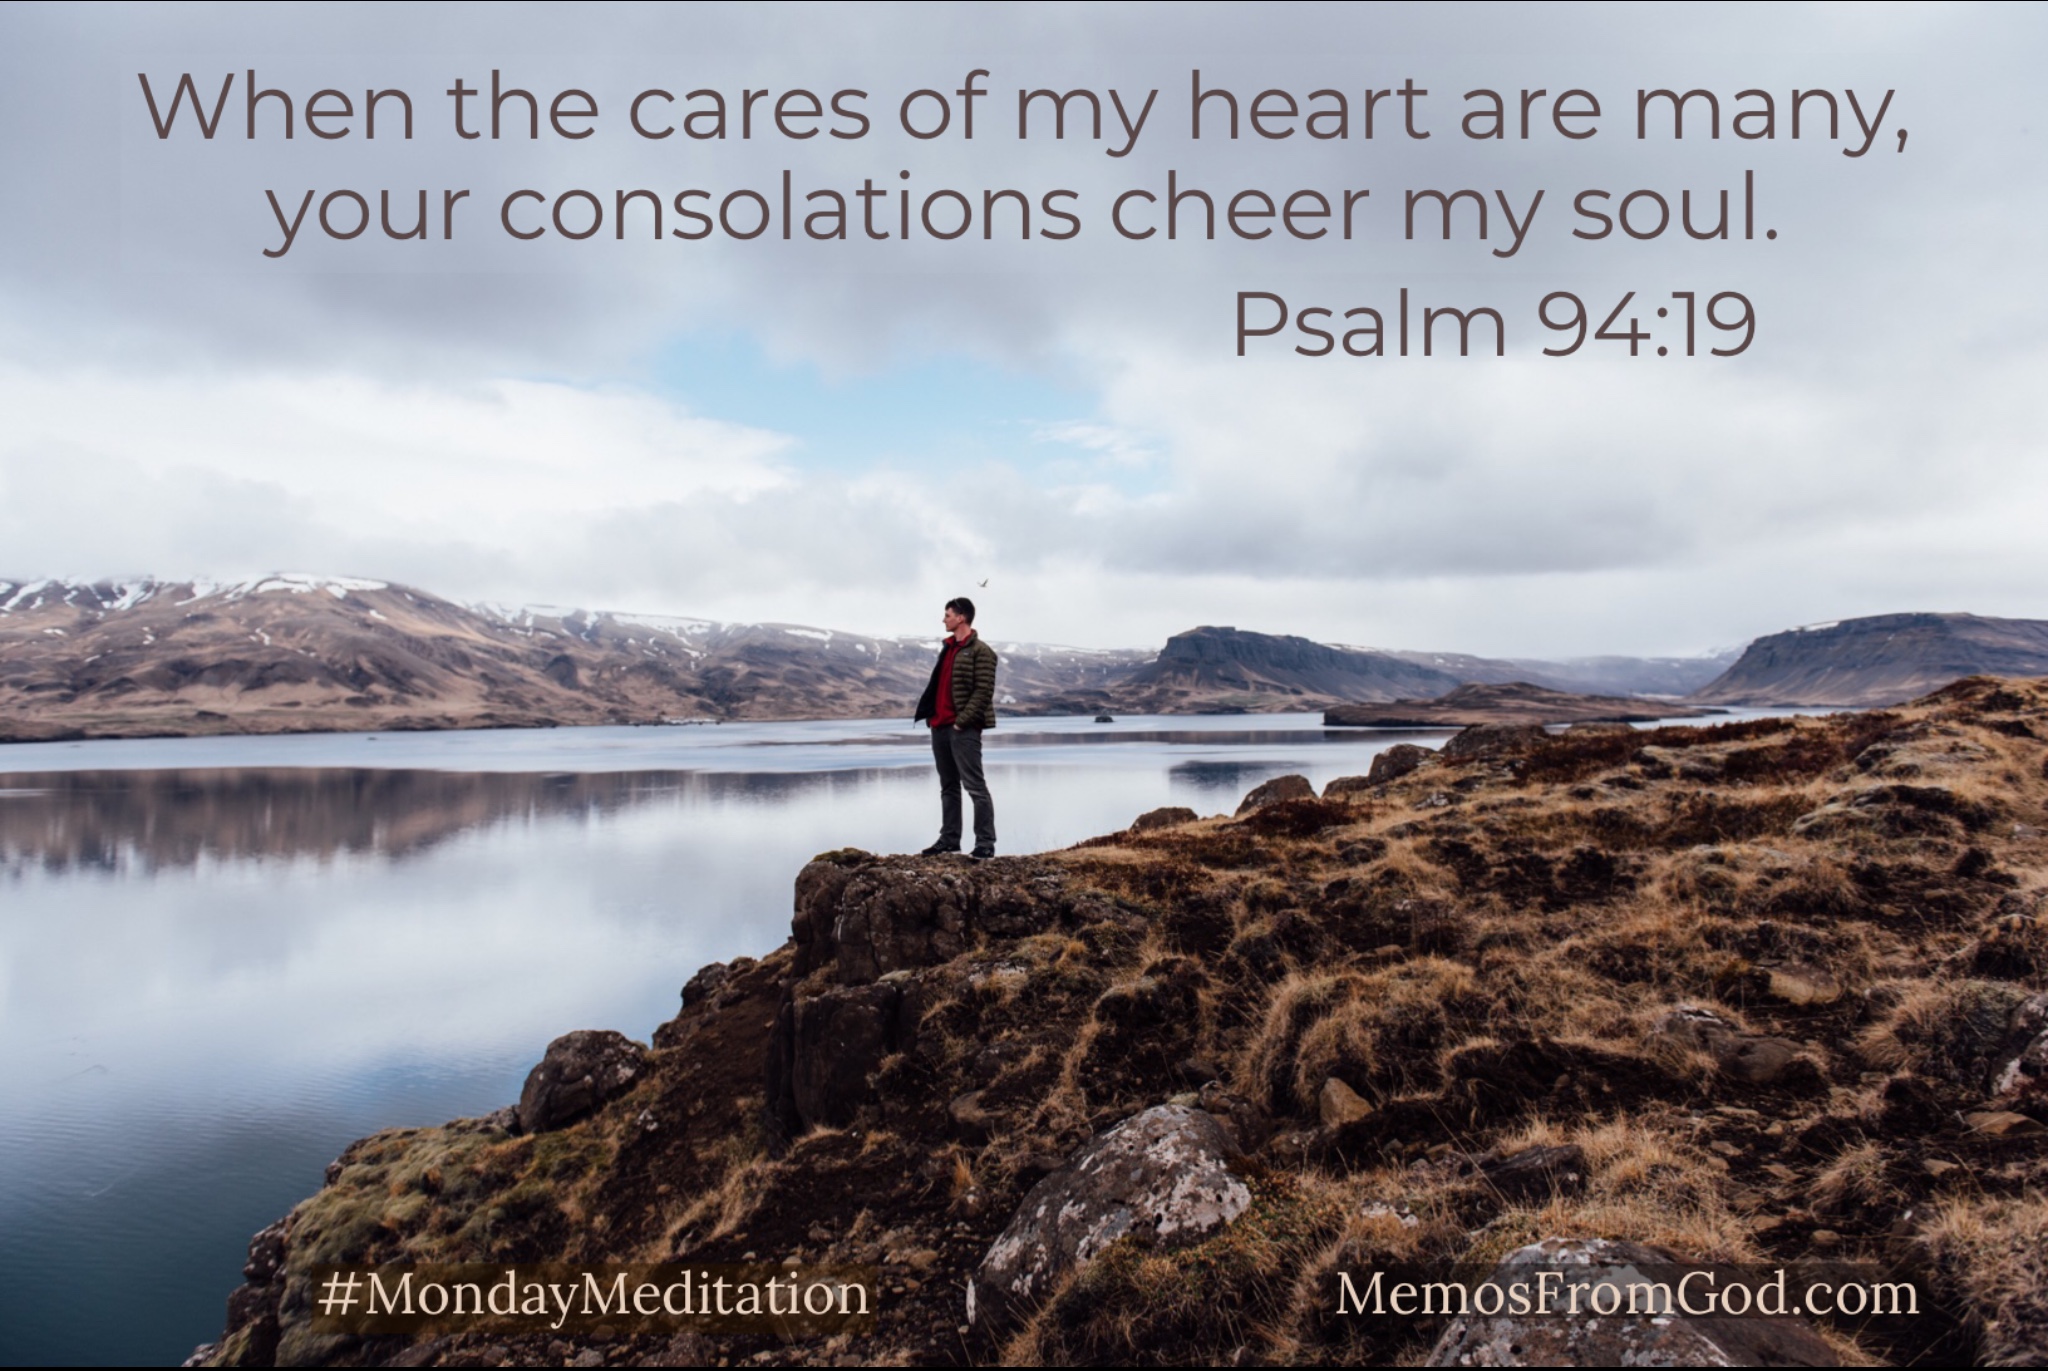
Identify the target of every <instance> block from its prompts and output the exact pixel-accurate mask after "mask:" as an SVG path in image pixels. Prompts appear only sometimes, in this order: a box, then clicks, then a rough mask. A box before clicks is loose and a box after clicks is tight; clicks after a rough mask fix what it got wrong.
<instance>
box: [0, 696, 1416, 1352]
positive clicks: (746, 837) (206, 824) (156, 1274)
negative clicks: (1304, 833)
mask: <svg viewBox="0 0 2048 1371" xmlns="http://www.w3.org/2000/svg"><path fill="white" fill-rule="evenodd" d="M1442 736H1443V734H1441V733H1392V732H1366V731H1356V730H1331V731H1325V730H1324V729H1323V728H1322V727H1321V725H1320V721H1319V719H1318V718H1316V717H1312V716H1277V717H1276V716H1261V717H1256V718H1243V717H1239V718H1228V719H1188V718H1174V719H1161V718H1151V719H1126V720H1120V721H1118V722H1117V723H1115V724H1108V725H1098V724H1091V723H1089V722H1087V721H1086V720H1079V719H1037V720H1019V721H1005V723H1004V724H1003V726H1002V728H1001V730H1000V731H999V733H998V734H992V735H990V739H989V746H988V753H987V760H988V771H989V778H990V786H991V788H992V790H993V791H994V794H995V798H996V804H997V818H998V822H999V828H1000V831H1001V834H1002V839H1003V841H1002V844H1001V848H1002V850H1003V851H1004V852H1007V853H1020V852H1032V851H1039V850H1043V849H1046V848H1052V847H1061V846H1065V845H1067V844H1070V843H1073V842H1076V841H1078V840H1080V839H1082V838H1085V837H1089V836H1091V835H1094V834H1097V833H1105V832H1110V831H1113V830H1115V829H1119V828H1122V827H1124V826H1125V825H1127V824H1128V823H1129V822H1130V820H1131V819H1132V818H1133V817H1135V816H1136V815H1137V814H1139V813H1141V812H1142V811H1144V810H1147V809H1151V808H1154V807H1156V806H1159V805H1166V804H1184V805H1189V806H1191V807H1192V808H1194V809H1195V810H1197V811H1198V812H1200V813H1204V814H1209V813H1217V812H1221V811H1227V810H1230V809H1232V808H1234V807H1235V806H1236V804H1237V801H1238V799H1239V798H1240V797H1241V796H1242V795H1243V794H1244V792H1245V791H1246V790H1248V789H1250V788H1251V787H1252V786H1254V785H1256V784H1258V783H1259V782H1260V781H1263V780H1265V779H1267V778H1269V777H1271V776H1275V775H1280V774H1283V773H1285V772H1289V771H1300V772H1304V773H1306V774H1307V775H1308V777H1309V778H1310V779H1311V780H1312V781H1314V782H1315V783H1316V784H1317V785H1318V786H1321V785H1322V784H1323V783H1325V782H1327V781H1328V780H1330V779H1332V778H1333V777H1336V776H1341V775H1349V774H1354V773H1358V772H1362V771H1364V770H1365V769H1366V768H1367V766H1368V765H1369V763H1370V761H1371V758H1372V756H1373V755H1374V754H1375V753H1377V752H1379V751H1380V750H1381V749H1383V748H1385V747H1387V746H1389V745H1391V744H1393V743H1395V742H1400V741H1415V740H1421V741H1425V742H1430V741H1434V740H1437V739H1440V738H1441V737H1442ZM936 791H937V784H936V781H935V780H934V779H933V775H932V771H931V763H930V751H929V745H928V743H927V741H926V738H925V736H924V735H922V734H921V733H919V734H913V733H910V732H908V731H906V730H904V728H903V727H902V726H901V725H900V724H897V723H893V722H852V723H849V722H835V723H789V724H741V725H731V724H728V725H721V726H715V727H712V726H705V727H686V728H585V729H557V730H530V731H502V732H476V733H450V734H398V735H369V736H361V735H322V736H312V737H298V738H230V739H163V740H147V741H137V742H99V743H70V744H40V743H39V744H17V745H13V746H7V747H0V1360H5V1361H7V1362H11V1363H24V1362H26V1363H34V1362H57V1363H93V1362H140V1363H158V1364H175V1363H176V1362H177V1361H179V1360H181V1359H182V1358H183V1357H184V1356H185V1355H186V1354H187V1353H188V1352H190V1351H191V1349H192V1347H193V1346H194V1345H195V1344H197V1343H200V1342H204V1341H210V1340H211V1339H212V1338H214V1337H215V1336H217V1335H218V1333H219V1331H220V1325H221V1318H222V1312H223V1306H224V1301H225V1298H226V1296H227V1293H228V1291H229V1290H230V1289H232V1288H233V1287H234V1286H235V1285H236V1284H237V1283H238V1282H239V1281H240V1279H241V1275H240V1270H241V1263H242V1261H243V1258H244V1255H245V1249H246V1245H247V1242H248V1238H249V1235H250V1234H251V1233H253V1232H254V1231H255V1230H256V1229H258V1228H260V1227H262V1226H263V1225H264V1224H266V1223H268V1222H270V1221H271V1220H272V1219H274V1218H276V1217H278V1216H279V1215H281V1214H283V1213H284V1212H285V1211H286V1210H287V1209H288V1208H290V1207H291V1205H292V1204H293V1203H295V1202H296V1201H297V1200H299V1199H301V1198H303V1197H304V1196H305V1195H307V1194H308V1193H310V1192H311V1191H313V1190H314V1189H315V1188H317V1187H318V1185H319V1183H320V1173H321V1169H322V1168H323V1167H324V1166H325V1164H326V1163H327V1162H328V1161H329V1160H330V1159H332V1158H333V1157H334V1156H335V1154H336V1153H338V1152H339V1151H340V1150H341V1148H342V1147H343V1145H344V1144H346V1143H347V1142H349V1141H350V1140H351V1139H353V1138H356V1137H360V1136H362V1135H363V1134H365V1133H369V1132H372V1131H374V1130H376V1129H378V1128H383V1127H389V1126H393V1125H401V1124H430V1123H438V1122H440V1121H442V1120H445V1119H448V1118H452V1117H458V1116H462V1115H473V1114H480V1113H484V1112H486V1111H488V1110H491V1109H495V1108H497V1107H498V1106H500V1105H503V1104H507V1103H510V1102H512V1101H513V1100H515V1099H516V1098H517V1097H518V1093H519V1087H520V1085H521V1083H522V1082H523V1081H524V1079H525V1076H526V1073H527V1071H528V1069H529V1068H530V1067H531V1066H532V1065H533V1063H534V1062H535V1061H536V1060H538V1059H539V1057H540V1054H541V1051H542V1050H543V1049H544V1048H545V1047H546V1045H547V1043H548V1041H549V1040H550V1039H552V1038H554V1037H555V1036H557V1035H559V1034H561V1033H564V1032H567V1031H568V1030H570V1029H573V1028H616V1029H620V1030H622V1031H623V1032H626V1033H628V1034H630V1035H632V1036H634V1037H636V1038H640V1039H642V1040H643V1041H644V1040H645V1039H646V1037H647V1035H648V1034H649V1033H650V1032H652V1031H653V1029H654V1027H655V1026H656V1025H657V1024H659V1023H661V1022H662V1021H663V1020H665V1019H667V1018H668V1017H670V1016H671V1015H672V1014H673V1013H674V1012H675V1010H676V1008H677V1004H678V999H677V993H678V988H679V987H680V986H681V985H682V983H683V981H684V980H685V979H687V978H688V976H689V975H690V973H691V972H693V971H694V970H696V968H697V967H699V966H701V965H703V964H704V963H706V962H709V961H714V960H726V959H730V958H732V957H735V956H739V955H742V954H749V955H758V954H760V953H763V952H766V951H768V950H769V949H771V948H773V947H775V946H776V945H778V944H779V943H780V942H781V941H782V939H783V938H784V936H785V935H786V934H787V932H788V927H789V912H790V891H791V883H792V881H793V879H794V877H795V875H796V872H797V869H798V868H799V867H800V866H801V865H802V864H803V862H804V861H805V860H806V859H807V858H809V857H810V856H811V855H812V854H813V853H815V852H819V851H822V850H824V849H827V848H834V847H846V846H855V847H864V848H868V849H870V850H873V851H879V852H903V851H911V850H915V849H916V848H919V847H922V846H923V845H924V844H926V843H928V842H930V841H931V839H932V836H933V835H934V833H935V832H936V831H937V823H938V815H937V809H938V806H937V798H938V797H937V793H936ZM116 1295H117V1296H118V1302H115V1300H114V1299H113V1298H112V1297H114V1296H116Z"/></svg>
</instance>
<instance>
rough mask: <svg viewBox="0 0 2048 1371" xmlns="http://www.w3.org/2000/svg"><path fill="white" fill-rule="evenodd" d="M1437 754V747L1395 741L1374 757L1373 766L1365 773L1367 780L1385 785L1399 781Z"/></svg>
mask: <svg viewBox="0 0 2048 1371" xmlns="http://www.w3.org/2000/svg"><path fill="white" fill-rule="evenodd" d="M1436 755H1437V753H1436V749H1435V748H1431V747H1417V746H1416V745H1415V744H1414V743H1395V744H1394V745H1393V746H1392V747H1390V748H1388V749H1387V750H1386V751H1385V752H1382V753H1380V754H1379V755H1378V756H1377V757H1374V758H1373V759H1372V766H1371V767H1370V768H1368V769H1367V771H1366V773H1365V779H1366V782H1367V783H1368V784H1370V785H1384V784H1386V783H1387V782H1388V781H1398V780H1400V779H1401V778H1402V777H1403V776H1406V775H1407V774H1408V773H1409V772H1411V771H1413V770H1415V768H1417V767H1419V766H1421V765H1422V764H1423V763H1424V762H1426V761H1428V760H1429V759H1430V758H1431V757H1434V756H1436Z"/></svg>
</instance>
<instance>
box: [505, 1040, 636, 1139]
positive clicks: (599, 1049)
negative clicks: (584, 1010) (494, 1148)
mask: <svg viewBox="0 0 2048 1371" xmlns="http://www.w3.org/2000/svg"><path fill="white" fill-rule="evenodd" d="M646 1065H647V1049H646V1048H644V1047H642V1046H641V1045H640V1044H639V1043H636V1042H634V1041H633V1040H632V1039H631V1038H629V1037H627V1036H626V1035H625V1034H623V1033H615V1032H613V1031H612V1030H611V1029H609V1028H583V1029H578V1030H577V1031H576V1032H574V1033H565V1034H563V1035H562V1036H561V1037H559V1038H557V1039H555V1040H554V1041H553V1042H551V1043H549V1044H548V1050H547V1055H546V1056H544V1057H542V1058H541V1059H540V1064H539V1065H537V1066H535V1067H534V1068H533V1070H532V1071H531V1072H530V1073H528V1075H527V1077H526V1088H525V1089H523V1090H521V1091H520V1092H519V1126H520V1128H521V1129H522V1130H524V1131H525V1132H528V1133H545V1132H547V1131H548V1130H549V1129H553V1128H560V1127H562V1126H563V1125H564V1124H571V1123H574V1122H576V1120H578V1119H580V1118H583V1117H585V1116H586V1115H588V1114H591V1113H594V1112H595V1111H596V1110H597V1109H598V1107H599V1106H601V1105H603V1104H605V1103H607V1102H608V1101H610V1100H613V1099H616V1098H617V1097H619V1096H620V1095H623V1094H625V1093H626V1091H628V1090H630V1089H632V1087H633V1083H634V1082H635V1081H637V1080H639V1079H640V1073H641V1072H642V1071H643V1070H644V1069H645V1068H646Z"/></svg>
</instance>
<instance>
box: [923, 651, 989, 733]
mask: <svg viewBox="0 0 2048 1371" xmlns="http://www.w3.org/2000/svg"><path fill="white" fill-rule="evenodd" d="M945 661H946V649H945V646H944V645H943V644H941V645H940V647H939V660H938V661H936V662H933V663H932V679H931V681H930V682H929V683H928V684H927V685H926V686H925V688H924V694H923V695H922V696H920V697H919V699H918V702H917V713H916V714H914V715H912V716H911V722H912V723H923V722H924V721H925V720H926V719H929V718H932V717H933V716H934V715H936V714H937V713H938V712H939V668H940V667H941V666H943V665H944V664H945ZM953 726H954V727H955V728H994V727H995V726H996V650H995V649H994V648H992V647H990V646H989V645H988V644H987V643H984V642H983V641H982V640H981V635H980V634H976V635H975V636H974V637H972V638H969V639H968V640H967V641H966V642H964V643H962V644H961V645H960V650H959V651H958V652H956V653H954V654H953Z"/></svg>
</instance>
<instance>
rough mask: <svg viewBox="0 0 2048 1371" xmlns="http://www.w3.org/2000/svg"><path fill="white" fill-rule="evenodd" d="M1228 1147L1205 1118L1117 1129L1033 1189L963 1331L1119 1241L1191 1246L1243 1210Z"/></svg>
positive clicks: (1038, 1292) (1162, 1112)
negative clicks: (1133, 1237)
mask: <svg viewBox="0 0 2048 1371" xmlns="http://www.w3.org/2000/svg"><path fill="white" fill-rule="evenodd" d="M1236 1152H1237V1147H1236V1145H1235V1143H1234V1142H1233V1141H1232V1139H1231V1137H1230V1135H1229V1134H1228V1133H1227V1132H1226V1131H1225V1129H1224V1127H1223V1125H1222V1124H1220V1123H1218V1122H1217V1120H1216V1119H1215V1118H1213V1117H1212V1116H1211V1115H1209V1114H1207V1113H1205V1112H1203V1111H1201V1110H1198V1109H1190V1108H1187V1107H1185V1106H1182V1105H1160V1106H1158V1107H1156V1108H1153V1109H1148V1110H1146V1111H1145V1112H1144V1113H1142V1114H1138V1115H1136V1116H1134V1117H1132V1118H1129V1119H1126V1120H1124V1122H1122V1123H1120V1124H1118V1125H1117V1126H1116V1127H1115V1128H1112V1129H1110V1130H1109V1131H1108V1132H1107V1133H1104V1134H1102V1135H1101V1136H1100V1137H1098V1138H1096V1139H1095V1140H1094V1141H1093V1142H1091V1143H1089V1144H1088V1145H1087V1146H1086V1147H1084V1148H1082V1149H1081V1151H1080V1152H1079V1153H1078V1154H1076V1155H1075V1157H1074V1159H1073V1160H1072V1161H1071V1162H1069V1163H1068V1164H1067V1165H1066V1166H1064V1167H1062V1168H1061V1169H1060V1170H1058V1171H1055V1172H1054V1173H1052V1174H1051V1175H1049V1176H1047V1177H1045V1178H1044V1179H1043V1180H1041V1181H1039V1182H1038V1184H1037V1185H1035V1186H1033V1187H1032V1188H1031V1193H1030V1194H1028V1195H1026V1196H1025V1197H1024V1203H1023V1204H1022V1205H1021V1206H1020V1207H1019V1208H1018V1210H1017V1215H1016V1217H1015V1218H1013V1219H1011V1220H1010V1225H1009V1227H1007V1228H1005V1229H1004V1230H1003V1232H1002V1235H1001V1236H1000V1237H998V1238H997V1239H996V1240H995V1242H994V1244H992V1245H991V1246H990V1247H989V1250H988V1255H986V1256H985V1257H983V1258H982V1261H981V1265H980V1267H979V1268H978V1269H977V1270H976V1271H975V1274H974V1280H973V1282H972V1283H971V1284H970V1285H969V1286H968V1293H967V1318H968V1321H969V1322H970V1323H976V1324H982V1325H985V1326H995V1325H999V1324H1001V1323H1002V1322H1004V1321H1006V1320H1008V1319H1009V1318H1011V1317H1013V1316H1015V1315H1016V1314H1019V1313H1022V1312H1023V1311H1025V1310H1027V1309H1028V1308H1029V1307H1030V1306H1031V1305H1032V1304H1033V1303H1035V1302H1036V1301H1038V1300H1040V1299H1043V1298H1044V1297H1045V1296H1046V1294H1047V1293H1049V1292H1050V1291H1051V1289H1052V1288H1053V1286H1054V1285H1055V1284H1056V1283H1057V1282H1058V1280H1059V1278H1060V1276H1061V1275H1062V1274H1064V1273H1065V1272H1066V1271H1068V1270H1070V1269H1078V1268H1081V1267H1085V1266H1087V1265H1088V1263H1089V1262H1090V1261H1092V1260H1094V1258H1095V1256H1096V1255H1097V1254H1098V1253H1100V1252H1101V1251H1102V1249H1104V1248H1105V1247H1108V1246H1109V1245H1110V1244H1111V1243H1113V1242H1115V1241H1116V1240H1117V1239H1118V1238H1121V1237H1124V1236H1126V1235H1139V1236H1142V1237H1145V1238H1149V1239H1150V1240H1152V1241H1153V1242H1155V1243H1158V1244H1161V1245H1164V1246H1177V1245H1181V1244H1186V1243H1191V1242H1197V1241H1199V1240H1201V1239H1202V1238H1205V1237H1207V1236H1209V1235H1210V1234H1211V1233H1214V1232H1215V1231H1216V1230H1218V1229H1220V1228H1222V1227H1223V1226H1224V1225H1226V1224H1229V1223H1231V1222H1232V1221H1234V1220H1235V1219H1236V1218H1237V1217H1238V1215H1240V1214H1242V1213H1244V1211H1245V1210H1246V1209H1248V1208H1250V1207H1251V1201H1252V1195H1251V1190H1250V1188H1249V1187H1247V1186H1246V1185H1245V1183H1244V1182H1243V1181H1241V1180H1239V1179H1238V1178H1237V1177H1236V1176H1234V1175H1232V1174H1231V1172H1230V1169H1229V1162H1230V1159H1231V1158H1232V1156H1234V1155H1235V1154H1236Z"/></svg>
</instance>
